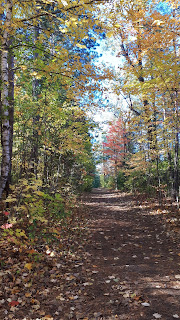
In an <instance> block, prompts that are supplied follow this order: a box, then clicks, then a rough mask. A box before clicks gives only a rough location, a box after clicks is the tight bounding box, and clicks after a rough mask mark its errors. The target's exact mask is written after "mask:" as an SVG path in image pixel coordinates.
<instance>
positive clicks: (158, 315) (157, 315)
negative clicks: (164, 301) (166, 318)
mask: <svg viewBox="0 0 180 320" xmlns="http://www.w3.org/2000/svg"><path fill="white" fill-rule="evenodd" d="M153 317H154V318H156V319H160V318H162V316H161V314H159V313H153Z"/></svg>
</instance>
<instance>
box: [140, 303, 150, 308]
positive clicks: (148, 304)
mask: <svg viewBox="0 0 180 320" xmlns="http://www.w3.org/2000/svg"><path fill="white" fill-rule="evenodd" d="M141 305H142V306H143V307H149V306H150V303H148V302H143V303H141Z"/></svg>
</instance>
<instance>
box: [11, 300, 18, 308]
mask: <svg viewBox="0 0 180 320" xmlns="http://www.w3.org/2000/svg"><path fill="white" fill-rule="evenodd" d="M9 305H10V306H11V307H15V306H18V305H19V302H18V301H11V302H9Z"/></svg>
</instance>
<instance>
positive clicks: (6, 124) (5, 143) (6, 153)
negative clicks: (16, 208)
mask: <svg viewBox="0 0 180 320" xmlns="http://www.w3.org/2000/svg"><path fill="white" fill-rule="evenodd" d="M12 6H13V4H12V0H7V1H6V8H5V12H6V18H5V23H4V30H3V32H2V46H1V81H2V86H1V88H2V89H1V146H2V160H1V177H0V199H2V195H3V192H4V190H5V187H6V184H7V181H8V178H9V173H10V167H11V165H10V163H11V155H10V135H11V130H10V120H9V109H10V102H9V72H8V69H9V65H8V52H9V40H10V29H11V18H12Z"/></svg>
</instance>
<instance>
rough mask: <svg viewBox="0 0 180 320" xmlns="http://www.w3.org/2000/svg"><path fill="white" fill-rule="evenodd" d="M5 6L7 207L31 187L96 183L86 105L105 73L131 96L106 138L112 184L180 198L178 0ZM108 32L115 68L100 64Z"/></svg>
mask: <svg viewBox="0 0 180 320" xmlns="http://www.w3.org/2000/svg"><path fill="white" fill-rule="evenodd" d="M0 10H1V12H0V14H1V91H0V93H1V183H0V198H1V199H2V200H3V201H2V210H4V208H6V206H10V207H11V210H12V212H13V214H16V210H17V207H18V206H20V207H21V205H20V204H23V201H24V200H23V196H24V194H23V193H22V191H21V192H20V191H19V190H22V189H23V187H24V186H26V188H25V190H28V188H31V187H32V188H34V190H35V191H36V192H42V193H43V194H46V193H47V194H56V193H57V192H60V194H62V193H63V192H65V193H66V191H67V190H69V192H70V191H73V192H74V191H75V190H76V191H80V190H81V191H82V190H90V189H91V187H92V185H93V177H94V173H95V160H94V159H93V152H92V148H91V138H90V134H89V132H90V130H91V131H92V130H93V127H94V125H95V124H94V123H93V121H92V120H90V118H88V116H87V112H86V110H87V109H89V108H90V107H91V105H92V101H93V100H92V99H93V97H94V99H95V100H94V101H96V102H94V104H98V103H97V99H96V97H97V96H98V95H99V93H100V92H101V91H102V87H103V86H102V85H101V83H103V79H110V80H112V81H111V83H113V84H114V85H113V86H114V88H113V90H114V92H115V94H116V95H117V96H118V95H123V97H124V99H125V101H126V104H127V107H126V111H125V112H123V111H122V110H121V111H120V114H119V116H118V118H119V120H114V123H111V125H110V129H109V132H108V134H107V135H106V139H105V140H106V141H104V143H103V153H104V160H103V167H104V170H105V171H104V175H105V176H106V177H105V182H104V183H105V185H108V186H111V187H115V188H118V187H119V188H121V189H123V188H125V189H126V190H130V191H135V190H138V191H141V192H143V191H148V192H152V193H156V192H157V193H159V197H160V200H161V197H162V195H166V196H169V195H170V196H171V197H174V198H175V199H176V201H177V202H178V201H179V200H178V197H179V23H178V21H179V20H178V19H179V7H178V1H171V2H157V1H155V2H153V1H152V2H151V3H150V2H148V1H143V2H142V3H141V1H133V2H131V3H129V2H128V1H123V2H119V3H118V2H117V1H115V2H113V1H112V2H111V1H110V2H98V1H89V2H88V1H67V2H66V1H54V2H52V1H50V0H46V1H32V3H29V2H27V1H16V2H14V1H12V0H7V1H3V2H2V5H1V9H0ZM101 37H106V38H107V42H108V39H110V40H112V39H113V43H114V46H115V47H116V56H117V57H119V65H118V68H116V71H115V70H114V71H111V72H110V71H108V70H105V68H104V69H101V70H99V68H98V67H97V65H96V64H95V63H94V61H95V59H97V56H98V55H97V53H96V51H95V48H96V45H97V39H101ZM111 43H112V41H111ZM117 48H118V50H117ZM111 87H112V85H111ZM98 90H99V93H97V92H98ZM111 90H112V88H111ZM83 98H84V99H83ZM91 108H92V107H91ZM118 112H119V111H118ZM114 136H116V137H115V140H114ZM105 163H106V164H105ZM105 167H106V169H105ZM111 168H112V171H113V172H114V173H113V174H112V172H111ZM118 175H119V176H121V178H119V181H120V182H119V186H118ZM111 176H112V177H113V176H114V180H113V178H112V179H111ZM109 179H110V180H109ZM109 181H111V182H109ZM113 181H114V182H113ZM122 181H123V183H122ZM10 185H11V186H10ZM20 185H21V186H22V188H20ZM19 192H20V193H19ZM67 193H68V192H67ZM18 197H20V199H21V200H20V201H19V200H17V199H18Z"/></svg>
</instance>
